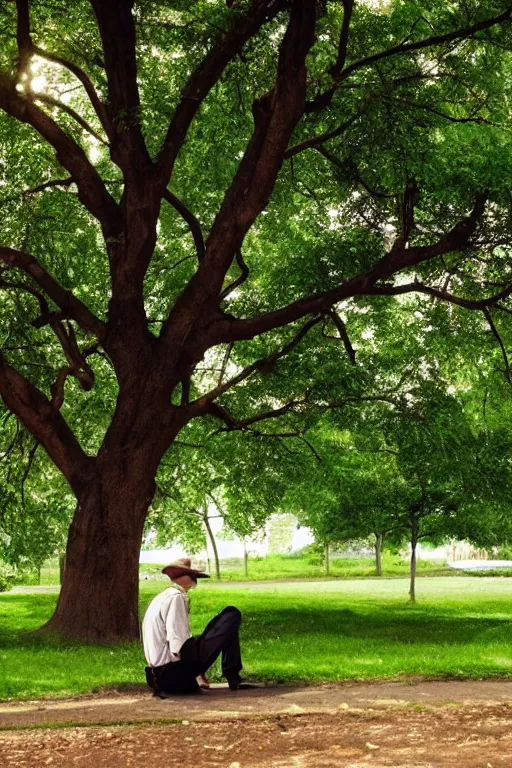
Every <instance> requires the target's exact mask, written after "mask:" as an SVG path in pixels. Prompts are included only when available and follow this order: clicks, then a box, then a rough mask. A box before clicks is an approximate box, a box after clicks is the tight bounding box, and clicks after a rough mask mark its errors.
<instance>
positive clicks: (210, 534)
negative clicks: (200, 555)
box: [204, 513, 220, 580]
mask: <svg viewBox="0 0 512 768" xmlns="http://www.w3.org/2000/svg"><path fill="white" fill-rule="evenodd" d="M204 524H205V526H206V531H207V533H208V538H209V539H210V544H211V545H212V550H213V558H214V560H215V577H216V578H217V579H219V580H220V562H219V552H218V550H217V542H216V541H215V536H214V535H213V531H212V527H211V525H210V521H209V519H208V513H205V516H204Z"/></svg>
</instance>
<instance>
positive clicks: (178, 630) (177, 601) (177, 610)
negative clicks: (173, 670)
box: [165, 594, 192, 661]
mask: <svg viewBox="0 0 512 768" xmlns="http://www.w3.org/2000/svg"><path fill="white" fill-rule="evenodd" d="M165 628H166V632H167V642H168V643H169V650H170V652H171V661H179V660H180V658H181V656H180V650H181V648H182V646H183V643H184V642H185V641H186V640H188V639H189V637H192V632H191V631H190V622H189V618H188V611H187V606H186V603H185V598H184V597H183V595H181V594H178V595H176V597H174V598H173V599H172V600H171V605H170V607H169V611H168V613H167V619H166V621H165Z"/></svg>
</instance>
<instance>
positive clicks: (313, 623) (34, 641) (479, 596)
mask: <svg viewBox="0 0 512 768" xmlns="http://www.w3.org/2000/svg"><path fill="white" fill-rule="evenodd" d="M167 584H168V582H167V581H148V582H145V583H142V585H141V610H142V611H143V610H144V608H145V606H146V605H147V603H148V601H149V600H150V599H151V597H152V596H153V595H154V594H155V593H156V592H158V591H160V590H161V589H163V588H165V586H166V585H167ZM511 598H512V580H511V579H506V578H486V579H479V578H468V577H451V578H443V577H441V578H431V579H422V580H421V581H420V582H419V583H418V604H417V605H416V606H411V605H409V604H408V602H407V581H406V580H404V579H389V580H386V579H366V580H344V581H334V580H333V581H327V582H316V583H307V582H303V583H300V582H286V583H281V584H272V583H268V582H267V583H265V582H261V583H258V584H257V585H254V586H251V587H250V588H246V587H244V586H243V585H241V586H240V587H238V588H234V585H233V587H231V586H226V585H225V584H222V583H218V582H217V583H215V582H213V583H211V584H204V585H201V586H200V587H199V589H197V590H196V591H195V592H194V593H192V617H191V618H192V631H194V632H198V631H200V630H201V629H202V627H203V626H204V625H205V624H206V622H207V621H208V620H209V619H210V618H211V616H212V615H213V614H214V613H216V612H217V611H219V610H220V609H221V608H223V607H224V606H226V605H228V604H235V605H237V606H238V607H239V608H240V609H241V610H242V612H243V614H244V623H243V626H242V650H243V654H244V662H245V668H246V674H247V675H248V676H251V677H255V678H258V679H260V680H280V681H294V680H297V681H299V680H301V681H320V680H341V679H350V678H352V679H354V678H398V677H400V676H406V675H424V676H427V677H441V676H457V677H473V678H475V677H486V676H496V675H500V676H512V645H511V628H512V625H511V620H512V599H511ZM55 601H56V595H55V594H31V593H25V594H19V593H18V594H16V593H14V594H9V593H4V594H2V595H0V698H10V697H20V698H30V697H35V696H42V695H66V694H70V693H78V692H85V691H90V690H93V689H95V688H99V687H101V688H104V687H109V686H111V687H122V686H123V685H128V684H133V683H141V682H142V681H143V667H144V659H143V655H142V651H141V648H140V646H139V645H137V644H131V645H126V646H123V647H115V648H112V647H98V646H94V647H91V646H85V645H79V644H70V643H67V644H62V643H58V642H56V641H53V642H49V641H48V639H45V640H44V641H43V640H41V639H39V638H37V637H36V638H33V637H30V636H25V635H24V634H23V633H25V632H28V631H30V630H32V629H35V628H37V627H38V626H39V625H40V624H42V623H43V622H44V621H45V619H46V618H48V617H49V616H50V614H51V612H52V609H53V606H54V604H55ZM213 677H215V675H213Z"/></svg>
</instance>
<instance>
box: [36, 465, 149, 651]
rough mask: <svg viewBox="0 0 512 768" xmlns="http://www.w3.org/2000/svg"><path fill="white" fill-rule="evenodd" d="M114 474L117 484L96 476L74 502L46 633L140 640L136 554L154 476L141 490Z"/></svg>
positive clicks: (101, 639)
mask: <svg viewBox="0 0 512 768" xmlns="http://www.w3.org/2000/svg"><path fill="white" fill-rule="evenodd" d="M115 474H116V475H117V477H116V478H115V479H116V480H117V482H116V483H113V479H114V478H113V477H112V474H110V475H109V476H108V477H106V476H105V474H103V475H102V476H98V477H97V478H96V481H95V482H94V483H92V484H91V486H90V487H89V488H88V489H87V490H86V491H85V492H84V493H83V494H82V496H81V498H80V500H79V502H78V507H77V510H76V512H75V516H74V519H73V522H72V524H71V527H70V530H69V537H68V543H67V549H66V557H65V565H64V578H63V582H62V587H61V592H60V595H59V600H58V603H57V607H56V609H55V613H54V615H53V616H52V618H51V619H50V621H49V622H48V623H47V624H46V625H45V626H44V627H43V630H44V631H46V632H56V633H59V634H60V633H62V634H65V635H66V636H67V637H75V638H78V639H80V640H85V641H89V642H97V643H98V642H100V643H109V642H122V641H129V640H137V639H138V638H139V635H140V632H139V607H138V595H139V554H140V545H141V539H142V534H143V528H144V521H145V519H146V515H147V510H148V507H149V503H150V500H151V495H152V494H151V493H149V492H148V490H149V489H150V488H151V487H152V478H151V477H149V478H147V483H146V488H144V486H143V485H142V484H139V483H135V484H130V483H127V482H126V479H125V478H124V476H123V473H122V472H121V470H120V469H119V470H118V472H117V473H115ZM107 481H108V482H107Z"/></svg>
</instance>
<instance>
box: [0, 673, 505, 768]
mask: <svg viewBox="0 0 512 768" xmlns="http://www.w3.org/2000/svg"><path fill="white" fill-rule="evenodd" d="M48 726H53V727H48ZM55 726H57V727H55ZM59 726H60V727H59ZM0 728H1V729H2V730H1V731H0V765H1V766H2V768H43V767H44V766H51V768H69V766H76V768H107V767H108V768H110V767H111V766H114V765H115V766H116V768H146V766H153V765H158V766H165V768H172V767H173V766H179V768H212V767H213V766H219V768H328V767H329V768H331V766H332V768H334V766H336V768H384V767H385V766H386V767H388V766H393V767H394V768H413V766H414V768H455V766H457V768H510V766H512V682H500V681H485V682H448V681H443V682H428V683H426V682H419V683H417V684H410V683H380V684H345V685H328V686H315V687H311V688H290V687H278V688H266V689H260V690H255V691H243V692H242V691H240V692H237V693H235V694H233V693H230V692H229V691H227V690H226V689H225V688H223V687H216V688H215V689H214V690H212V691H211V692H209V693H207V694H204V695H201V696H198V697H190V698H172V699H166V700H164V701H162V700H160V699H154V698H152V697H151V696H150V695H149V694H147V693H141V692H136V693H134V694H133V695H131V696H127V695H118V696H112V695H110V696H108V697H100V696H95V697H82V698H77V699H69V700H59V701H57V700H53V701H51V700H47V701H34V702H23V703H20V702H18V703H14V702H13V703H3V704H2V703H0Z"/></svg>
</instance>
